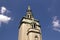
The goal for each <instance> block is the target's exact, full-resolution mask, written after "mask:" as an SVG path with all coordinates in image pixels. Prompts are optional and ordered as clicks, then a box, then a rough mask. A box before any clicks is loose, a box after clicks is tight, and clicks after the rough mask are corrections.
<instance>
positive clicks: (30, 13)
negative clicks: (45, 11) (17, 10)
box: [26, 5, 33, 19]
mask: <svg viewBox="0 0 60 40" xmlns="http://www.w3.org/2000/svg"><path fill="white" fill-rule="evenodd" d="M26 18H29V19H33V15H32V10H31V8H30V5H28V8H27V14H26Z"/></svg>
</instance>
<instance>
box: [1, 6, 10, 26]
mask: <svg viewBox="0 0 60 40" xmlns="http://www.w3.org/2000/svg"><path fill="white" fill-rule="evenodd" d="M9 12H10V11H9V10H7V8H6V7H4V6H2V7H1V10H0V26H1V23H8V22H9V21H10V20H11V17H8V16H7V15H4V14H5V13H9Z"/></svg>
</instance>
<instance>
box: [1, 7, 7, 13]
mask: <svg viewBox="0 0 60 40" xmlns="http://www.w3.org/2000/svg"><path fill="white" fill-rule="evenodd" d="M6 11H7V9H6V8H5V7H4V6H2V7H1V13H2V14H4V13H5V12H6Z"/></svg>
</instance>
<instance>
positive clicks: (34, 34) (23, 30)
mask: <svg viewBox="0 0 60 40" xmlns="http://www.w3.org/2000/svg"><path fill="white" fill-rule="evenodd" d="M18 40H42V35H41V26H40V24H39V21H38V20H36V19H34V17H33V15H32V10H31V8H30V6H28V9H27V12H26V15H25V16H24V17H23V18H22V19H21V23H20V26H19V33H18Z"/></svg>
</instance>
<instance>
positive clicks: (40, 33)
mask: <svg viewBox="0 0 60 40" xmlns="http://www.w3.org/2000/svg"><path fill="white" fill-rule="evenodd" d="M31 32H32V33H38V34H41V33H40V32H36V31H29V32H28V33H27V35H28V34H29V33H31Z"/></svg>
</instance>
